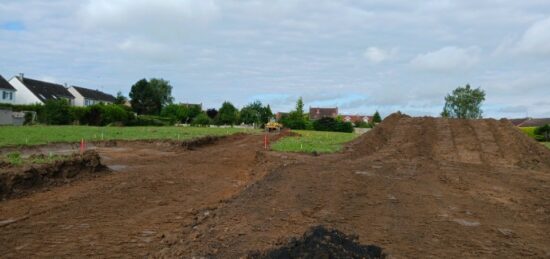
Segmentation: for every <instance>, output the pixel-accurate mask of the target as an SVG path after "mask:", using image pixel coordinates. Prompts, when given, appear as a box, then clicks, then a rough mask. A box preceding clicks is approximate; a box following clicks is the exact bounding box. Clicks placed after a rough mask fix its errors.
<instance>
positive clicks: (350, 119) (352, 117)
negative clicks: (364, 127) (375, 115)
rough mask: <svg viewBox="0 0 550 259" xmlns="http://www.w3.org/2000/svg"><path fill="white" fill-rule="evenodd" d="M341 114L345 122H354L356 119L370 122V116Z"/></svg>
mask: <svg viewBox="0 0 550 259" xmlns="http://www.w3.org/2000/svg"><path fill="white" fill-rule="evenodd" d="M341 116H342V120H344V121H345V122H351V123H355V122H358V121H363V122H366V123H370V122H372V116H363V115H341Z"/></svg>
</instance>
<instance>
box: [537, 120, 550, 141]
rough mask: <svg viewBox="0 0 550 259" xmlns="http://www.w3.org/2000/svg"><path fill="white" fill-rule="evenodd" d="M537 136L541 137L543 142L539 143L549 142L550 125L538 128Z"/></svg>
mask: <svg viewBox="0 0 550 259" xmlns="http://www.w3.org/2000/svg"><path fill="white" fill-rule="evenodd" d="M535 134H536V135H537V136H541V139H542V140H539V141H549V140H550V124H546V125H544V126H541V127H538V128H536V129H535ZM537 140H538V139H537Z"/></svg>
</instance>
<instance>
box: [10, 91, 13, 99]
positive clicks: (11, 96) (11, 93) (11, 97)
mask: <svg viewBox="0 0 550 259" xmlns="http://www.w3.org/2000/svg"><path fill="white" fill-rule="evenodd" d="M10 100H13V92H10Z"/></svg>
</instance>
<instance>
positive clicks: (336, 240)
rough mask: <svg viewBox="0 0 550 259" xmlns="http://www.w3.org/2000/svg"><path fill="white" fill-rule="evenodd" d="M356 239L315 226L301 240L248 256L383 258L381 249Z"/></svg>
mask: <svg viewBox="0 0 550 259" xmlns="http://www.w3.org/2000/svg"><path fill="white" fill-rule="evenodd" d="M356 240H357V237H355V236H348V235H346V234H344V233H342V232H340V231H338V230H328V229H326V228H324V227H323V226H317V227H314V228H312V229H310V230H309V231H307V232H306V233H305V234H304V235H303V236H302V238H300V239H298V240H296V239H294V240H291V241H290V242H289V243H288V244H287V245H285V246H282V247H279V248H276V249H273V250H270V251H266V252H263V253H262V252H255V253H252V254H250V255H249V256H248V257H249V258H258V259H259V258H261V259H282V258H312V259H313V258H385V257H386V256H385V254H383V253H382V248H380V247H378V246H374V245H367V246H365V245H361V244H359V243H357V241H356Z"/></svg>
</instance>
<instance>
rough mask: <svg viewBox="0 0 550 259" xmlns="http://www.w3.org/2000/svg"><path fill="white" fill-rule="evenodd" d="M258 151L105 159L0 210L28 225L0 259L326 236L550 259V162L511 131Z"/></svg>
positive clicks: (438, 129) (433, 251)
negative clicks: (101, 165) (79, 176)
mask: <svg viewBox="0 0 550 259" xmlns="http://www.w3.org/2000/svg"><path fill="white" fill-rule="evenodd" d="M261 144H262V137H261V136H244V137H243V136H240V137H234V138H232V139H227V140H224V141H221V142H220V143H218V144H216V145H214V146H207V147H203V148H199V149H197V150H195V151H182V150H179V149H174V148H173V147H165V146H155V145H154V144H151V145H147V146H138V145H132V143H126V144H124V145H123V146H119V147H113V148H101V149H99V151H100V153H101V154H102V155H103V156H104V157H105V159H104V162H106V163H107V164H110V165H115V166H114V167H113V168H118V169H120V170H121V171H119V172H115V173H112V174H109V175H106V176H103V177H100V178H97V179H92V180H89V181H81V182H75V183H72V184H70V185H68V186H64V187H60V188H54V189H52V190H50V191H48V192H43V193H38V194H34V195H32V196H29V197H25V198H21V199H14V200H8V201H4V202H0V215H1V216H0V221H2V220H5V219H21V220H19V221H17V222H15V223H12V224H9V225H7V226H3V227H0V231H1V233H2V235H0V251H6V252H4V254H3V256H4V257H22V256H29V255H34V256H43V257H52V256H61V257H74V256H78V255H87V256H100V257H137V256H141V255H152V256H154V257H174V256H183V257H186V258H188V257H192V256H212V257H218V258H235V257H238V256H243V255H246V254H248V253H249V252H251V251H257V250H260V251H263V250H267V249H270V248H273V247H276V246H278V245H280V244H283V243H286V242H287V241H288V239H289V238H290V237H298V236H301V235H302V234H303V233H304V231H306V230H307V229H308V228H309V227H310V226H315V225H325V226H327V227H331V228H335V229H338V230H340V231H342V232H344V233H347V234H356V235H359V237H360V239H359V241H361V243H364V244H376V245H379V246H381V247H382V248H384V251H385V252H386V253H388V254H390V255H391V256H392V257H395V258H402V257H437V258H440V257H453V258H454V257H461V256H467V257H474V256H476V257H508V258H517V257H543V258H544V257H550V246H548V244H550V234H549V233H550V196H549V195H548V193H550V151H548V150H546V149H544V148H543V147H542V146H538V145H539V144H537V143H535V142H533V141H531V140H529V139H528V138H527V137H525V136H523V135H521V133H520V132H519V131H517V130H516V129H514V128H513V127H512V126H511V125H509V124H507V122H500V121H494V120H482V121H459V120H441V119H432V118H408V117H406V116H401V115H394V116H391V117H390V118H389V119H387V120H385V121H384V123H383V124H382V125H380V126H379V127H378V128H377V129H375V130H373V131H371V132H369V133H368V134H366V135H364V136H363V137H361V138H360V139H358V140H356V141H354V143H351V144H350V145H349V146H348V148H347V151H346V152H344V153H342V154H334V155H323V156H319V157H314V156H307V155H291V154H280V153H274V152H260V150H261ZM116 165H131V166H128V167H125V168H124V167H121V166H116Z"/></svg>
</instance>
